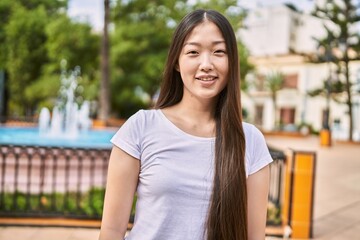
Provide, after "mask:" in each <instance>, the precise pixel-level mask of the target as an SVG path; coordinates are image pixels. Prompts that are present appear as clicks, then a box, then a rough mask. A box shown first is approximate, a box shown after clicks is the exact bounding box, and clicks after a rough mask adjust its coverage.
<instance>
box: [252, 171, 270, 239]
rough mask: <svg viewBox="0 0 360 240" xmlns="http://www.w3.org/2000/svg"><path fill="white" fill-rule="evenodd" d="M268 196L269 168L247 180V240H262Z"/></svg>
mask: <svg viewBox="0 0 360 240" xmlns="http://www.w3.org/2000/svg"><path fill="white" fill-rule="evenodd" d="M268 194H269V166H266V167H264V168H262V169H261V170H260V171H258V172H256V173H254V174H252V175H250V176H249V177H248V179H247V195H248V199H247V201H248V203H247V204H248V240H264V239H265V227H266V213H267V204H268Z"/></svg>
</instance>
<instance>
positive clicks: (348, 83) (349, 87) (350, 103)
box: [345, 53, 354, 141]
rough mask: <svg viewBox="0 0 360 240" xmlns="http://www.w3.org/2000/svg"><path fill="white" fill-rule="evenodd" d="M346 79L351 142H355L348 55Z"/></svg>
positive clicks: (346, 59) (346, 58) (346, 57)
mask: <svg viewBox="0 0 360 240" xmlns="http://www.w3.org/2000/svg"><path fill="white" fill-rule="evenodd" d="M345 79H346V94H347V101H346V104H347V105H348V110H349V141H353V128H354V127H353V111H352V98H351V83H350V79H349V61H348V56H347V53H345Z"/></svg>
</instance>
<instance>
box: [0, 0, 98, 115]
mask: <svg viewBox="0 0 360 240" xmlns="http://www.w3.org/2000/svg"><path fill="white" fill-rule="evenodd" d="M66 7H67V1H66V0H65V1H53V0H2V1H1V2H0V17H1V19H2V21H1V22H0V43H1V44H0V50H1V54H0V69H4V70H5V72H6V73H7V75H8V81H7V83H8V89H9V102H10V106H9V110H10V111H9V112H11V114H12V115H18V116H23V115H28V116H32V115H33V114H34V113H35V112H36V110H38V109H39V108H40V107H42V106H43V105H46V106H47V107H52V106H51V105H52V104H53V103H54V99H55V98H56V96H57V91H58V89H59V81H60V80H59V78H60V61H61V59H66V60H67V62H68V66H69V68H71V69H73V68H74V67H75V66H76V65H80V66H81V68H82V70H83V72H86V74H83V78H82V81H83V82H82V84H83V85H87V88H85V91H84V93H83V94H84V95H86V97H87V98H88V97H90V98H95V97H96V96H97V86H96V84H97V83H96V80H98V49H99V40H98V36H96V35H95V34H93V33H92V32H91V27H90V26H89V25H88V24H82V23H77V22H74V21H73V20H70V19H69V17H68V16H67V15H66V11H65V10H66ZM3 20H4V21H3ZM89 86H90V87H89Z"/></svg>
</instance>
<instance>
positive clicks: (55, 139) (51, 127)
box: [0, 60, 115, 149]
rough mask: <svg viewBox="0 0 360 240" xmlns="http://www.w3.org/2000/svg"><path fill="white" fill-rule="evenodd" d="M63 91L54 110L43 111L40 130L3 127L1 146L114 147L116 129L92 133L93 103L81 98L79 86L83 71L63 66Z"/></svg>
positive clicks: (36, 128)
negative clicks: (113, 140)
mask: <svg viewBox="0 0 360 240" xmlns="http://www.w3.org/2000/svg"><path fill="white" fill-rule="evenodd" d="M61 70H62V71H61V76H60V80H61V87H60V90H59V95H58V100H57V102H56V104H55V106H54V108H53V109H52V112H51V111H50V110H49V109H48V108H42V109H41V111H40V115H39V122H38V123H39V125H38V126H39V127H35V128H32V127H30V128H29V127H26V128H24V127H2V126H0V145H14V146H46V147H70V148H96V149H99V148H102V149H109V148H111V147H112V144H111V142H110V139H111V137H112V136H113V135H114V133H115V129H111V128H108V129H91V126H92V121H91V119H90V117H89V115H90V103H89V102H88V101H83V100H82V98H81V97H79V95H80V94H81V92H82V90H83V87H82V86H81V85H80V84H78V83H79V79H80V68H79V67H76V68H75V69H74V70H73V71H70V72H67V71H66V61H65V60H63V61H62V62H61Z"/></svg>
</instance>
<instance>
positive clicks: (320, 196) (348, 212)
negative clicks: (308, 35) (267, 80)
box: [0, 136, 360, 240]
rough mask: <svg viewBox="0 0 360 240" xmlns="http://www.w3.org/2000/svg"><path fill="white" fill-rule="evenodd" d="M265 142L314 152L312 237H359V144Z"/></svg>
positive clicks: (71, 232) (14, 239)
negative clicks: (330, 145) (326, 145)
mask: <svg viewBox="0 0 360 240" xmlns="http://www.w3.org/2000/svg"><path fill="white" fill-rule="evenodd" d="M266 140H267V143H268V144H269V145H270V146H272V147H275V148H278V149H281V150H286V149H288V148H292V149H294V150H303V151H315V152H316V154H317V166H316V179H315V181H316V182H315V200H314V226H313V233H314V239H319V240H323V239H324V240H325V239H326V240H349V239H351V240H352V239H359V236H360V214H359V213H360V144H350V143H340V142H335V143H334V144H333V146H332V147H320V144H319V139H318V138H317V137H306V138H297V137H284V136H281V137H280V136H266ZM98 234H99V230H98V229H91V228H87V229H86V228H58V227H51V228H50V227H49V228H48V227H43V228H41V227H40V228H39V227H0V240H35V239H36V240H93V239H94V240H95V239H97V238H98Z"/></svg>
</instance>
